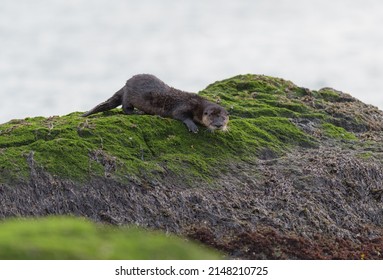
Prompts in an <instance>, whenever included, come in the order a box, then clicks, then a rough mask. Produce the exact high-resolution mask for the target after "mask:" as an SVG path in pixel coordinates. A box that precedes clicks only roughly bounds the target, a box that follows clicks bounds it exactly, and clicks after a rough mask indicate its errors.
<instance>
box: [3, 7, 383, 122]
mask: <svg viewBox="0 0 383 280" xmlns="http://www.w3.org/2000/svg"><path fill="white" fill-rule="evenodd" d="M382 26H383V2H382V1H380V0H310V1H307V0H238V1H232V0H230V1H226V0H161V1H158V0H33V1H30V0H1V1H0V123H3V122H7V121H9V120H10V119H14V118H25V117H28V116H40V115H42V116H52V115H63V114H68V113H71V112H74V111H86V110H88V109H90V108H91V107H93V106H94V105H96V104H98V103H100V102H101V101H104V100H106V99H107V98H109V97H110V96H111V95H112V94H113V93H114V92H115V91H117V90H118V89H120V88H121V87H122V86H123V84H124V83H125V81H126V80H127V79H128V78H130V77H131V76H132V75H134V74H138V73H151V74H155V75H156V76H158V77H159V78H160V79H162V80H164V81H165V82H166V83H168V84H169V85H171V86H174V87H176V88H180V89H183V90H186V91H191V92H197V91H199V90H202V89H203V88H205V87H206V86H207V85H208V84H210V83H212V82H214V81H216V80H221V79H225V78H229V77H231V76H234V75H237V74H246V73H254V74H265V75H271V76H278V77H281V78H284V79H288V80H291V81H293V82H294V83H295V84H297V85H299V86H304V87H308V88H310V89H319V88H321V87H325V86H330V87H334V88H335V89H339V90H342V91H344V92H348V93H350V94H352V95H353V96H355V97H357V98H358V99H360V100H362V101H364V102H366V103H369V104H373V105H375V106H378V107H380V108H381V109H383V31H382Z"/></svg>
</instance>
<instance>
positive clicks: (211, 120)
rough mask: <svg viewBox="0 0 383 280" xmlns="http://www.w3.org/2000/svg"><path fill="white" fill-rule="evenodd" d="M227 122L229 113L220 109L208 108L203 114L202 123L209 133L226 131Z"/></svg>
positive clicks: (217, 107)
mask: <svg viewBox="0 0 383 280" xmlns="http://www.w3.org/2000/svg"><path fill="white" fill-rule="evenodd" d="M228 122H229V113H228V112H227V111H226V110H225V109H224V108H222V107H219V106H210V107H207V108H206V109H205V111H204V112H203V116H202V123H203V124H204V125H205V126H206V127H207V128H208V129H209V130H211V131H214V130H216V129H218V130H222V131H227V123H228Z"/></svg>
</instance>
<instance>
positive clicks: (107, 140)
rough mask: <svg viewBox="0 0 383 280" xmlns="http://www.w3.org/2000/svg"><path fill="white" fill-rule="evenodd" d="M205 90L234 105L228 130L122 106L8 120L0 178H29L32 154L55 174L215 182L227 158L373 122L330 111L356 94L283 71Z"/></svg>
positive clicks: (0, 148)
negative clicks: (313, 86) (195, 127)
mask: <svg viewBox="0 0 383 280" xmlns="http://www.w3.org/2000/svg"><path fill="white" fill-rule="evenodd" d="M200 94H201V95H202V96H204V97H206V98H208V99H210V100H212V101H216V102H219V103H221V104H222V105H223V106H224V107H226V108H227V109H228V110H229V112H230V114H231V116H230V124H229V128H230V129H229V132H227V133H223V132H215V133H210V132H209V131H207V130H205V129H203V128H202V129H201V131H200V133H198V134H191V133H189V132H188V131H187V129H186V128H185V127H184V125H183V124H182V123H180V122H178V121H176V120H172V119H165V118H160V117H157V116H148V115H130V116H126V115H123V114H122V112H121V110H120V109H116V110H113V111H110V112H106V113H101V114H97V115H95V116H91V117H89V118H82V117H81V116H80V115H81V114H80V113H72V114H69V115H66V116H62V117H58V116H54V117H50V118H43V117H35V118H26V119H23V120H12V121H10V122H8V123H5V124H2V125H0V182H3V183H9V182H20V181H28V180H29V176H30V174H29V173H30V169H31V166H30V165H31V163H32V161H31V160H33V164H35V165H37V166H38V167H39V168H42V169H44V170H45V171H46V172H49V173H50V174H52V175H54V176H58V177H60V178H65V179H71V180H75V181H79V182H85V181H87V180H89V179H90V178H93V177H108V178H112V179H114V180H117V181H121V182H124V181H128V180H131V179H132V178H137V176H138V177H139V176H141V175H142V174H145V177H147V178H151V179H159V178H164V177H166V176H168V175H169V174H182V176H183V177H184V179H185V182H194V181H203V182H210V181H211V180H212V179H213V178H214V174H213V173H214V172H216V171H215V170H216V169H217V168H218V169H219V170H222V171H225V170H224V169H225V167H224V166H225V163H231V162H235V161H242V160H252V159H254V158H257V157H258V156H259V155H262V154H265V151H268V152H266V154H269V155H281V154H283V153H284V152H286V151H288V150H289V149H290V148H291V147H296V146H303V147H315V146H317V144H318V140H320V139H318V137H316V136H317V135H318V134H320V135H325V136H327V137H333V138H336V139H340V138H342V136H344V139H346V140H353V139H356V138H355V137H354V136H353V133H354V131H353V130H352V128H355V127H356V128H360V129H361V127H365V126H366V125H368V124H367V121H368V120H367V121H366V120H363V119H361V118H357V117H355V118H352V116H351V117H350V116H348V120H346V121H340V120H339V119H338V118H336V117H334V116H333V115H331V113H330V111H329V110H330V109H328V108H327V107H329V106H328V103H329V102H330V101H331V104H334V102H335V101H339V102H346V101H350V100H348V99H347V98H344V96H343V95H344V94H343V93H339V92H337V91H334V90H332V89H325V90H321V91H318V92H311V91H309V90H307V89H304V88H300V87H298V86H296V85H294V84H293V83H292V82H289V81H285V80H283V79H279V78H273V77H267V76H259V75H241V76H236V77H233V78H230V79H227V80H223V81H219V82H215V83H213V84H211V85H210V86H208V87H207V88H206V89H205V90H203V91H201V92H200ZM342 96H343V99H342ZM318 104H319V105H318ZM326 106H327V107H326ZM302 120H304V121H306V122H310V123H314V122H316V123H317V124H316V125H315V129H316V130H317V133H316V134H315V133H313V131H307V129H306V130H305V127H304V126H302V125H299V124H301V123H302ZM330 125H331V127H330ZM342 125H343V127H342ZM342 129H343V130H345V131H344V133H343V132H342ZM347 130H348V131H347ZM334 133H335V134H334ZM28 158H29V159H30V160H29V161H28Z"/></svg>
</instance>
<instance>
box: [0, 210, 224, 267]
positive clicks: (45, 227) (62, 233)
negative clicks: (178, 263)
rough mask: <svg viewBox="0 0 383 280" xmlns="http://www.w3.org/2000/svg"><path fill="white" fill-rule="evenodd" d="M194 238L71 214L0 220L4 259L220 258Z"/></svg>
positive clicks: (0, 254) (0, 252) (1, 246)
mask: <svg viewBox="0 0 383 280" xmlns="http://www.w3.org/2000/svg"><path fill="white" fill-rule="evenodd" d="M220 258H221V256H220V255H219V254H218V253H217V252H215V251H213V250H211V249H208V248H206V247H203V246H201V245H198V244H196V243H194V242H191V241H187V240H184V239H181V238H178V237H176V236H173V235H165V234H162V233H159V232H153V231H149V230H144V229H140V228H136V227H133V228H132V227H130V228H129V227H119V228H117V227H112V226H106V225H100V224H95V223H91V222H89V221H87V220H85V219H79V218H73V217H49V218H40V219H21V220H8V221H5V222H4V221H3V222H1V223H0V259H3V260H7V259H11V260H19V259H21V260H31V259H32V260H55V259H60V260H81V259H83V260H123V259H124V260H150V259H159V260H160V259H169V260H173V259H176V260H177V259H180V260H181V259H220Z"/></svg>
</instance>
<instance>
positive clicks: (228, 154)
mask: <svg viewBox="0 0 383 280" xmlns="http://www.w3.org/2000/svg"><path fill="white" fill-rule="evenodd" d="M199 94H200V95H202V96H204V97H206V98H207V99H209V100H211V101H214V102H217V103H220V104H221V105H222V106H224V107H225V108H226V109H227V110H228V111H229V113H230V122H229V131H228V132H225V133H224V132H219V131H218V132H215V133H211V132H209V131H207V130H206V129H204V128H202V127H201V128H200V132H199V133H198V134H192V133H189V132H188V131H187V129H186V127H185V126H184V125H183V124H182V123H181V122H179V121H176V120H173V119H166V118H160V117H157V116H149V115H140V114H134V115H129V116H127V115H124V114H122V112H121V110H120V109H115V110H112V111H109V112H105V113H100V114H96V115H92V116H90V117H88V118H82V117H81V113H78V112H75V113H71V114H68V115H66V116H61V117H58V116H54V117H50V118H43V117H33V118H26V119H24V120H12V121H10V122H8V123H5V124H1V125H0V218H2V219H4V218H9V217H25V216H28V217H30V216H39V217H40V216H46V215H74V216H82V217H86V218H89V219H91V220H93V221H96V222H104V223H109V224H113V225H119V226H125V225H132V224H134V225H140V226H142V227H143V228H147V229H155V230H163V231H165V232H167V233H169V232H170V233H174V234H176V235H179V236H187V237H191V238H193V239H196V240H199V241H201V242H202V243H205V244H206V245H208V246H212V247H215V248H216V249H218V250H221V251H223V252H224V253H225V254H227V255H226V257H229V258H230V257H232V258H243V259H253V258H257V259H360V258H364V259H381V256H382V255H383V249H382V248H383V247H382V244H383V236H382V227H383V218H382V209H383V195H382V194H383V190H382V184H381V182H382V181H383V166H382V162H383V152H382V151H383V146H382V143H383V133H382V131H383V113H382V111H380V110H378V109H377V108H376V107H374V106H370V105H366V104H363V103H362V102H360V101H358V100H356V99H355V98H353V97H352V96H350V95H349V94H346V93H342V92H340V91H337V90H334V89H331V88H324V89H320V90H309V89H306V88H302V87H299V86H297V85H295V84H293V83H292V82H290V81H286V80H283V79H280V78H274V77H267V76H261V75H239V76H236V77H232V78H230V79H226V80H223V81H217V82H215V83H213V84H211V85H209V86H208V87H207V88H206V89H204V90H202V91H201V92H199ZM24 224H25V225H24ZM63 224H64V226H63ZM72 224H73V225H72ZM3 226H4V227H6V228H7V230H6V231H4V233H3V235H1V234H2V231H1V230H0V245H1V246H8V247H0V251H1V252H5V251H7V250H8V249H10V250H11V249H12V248H16V249H17V250H18V249H19V248H21V249H22V250H24V251H25V250H26V251H25V252H27V253H28V254H32V255H17V256H16V255H15V256H14V258H92V257H89V255H92V256H93V255H94V256H97V258H102V259H105V258H128V257H129V256H125V255H121V254H123V252H121V251H120V250H119V249H118V248H116V246H117V245H116V244H121V248H126V250H131V251H130V252H135V250H136V248H137V247H134V244H133V243H131V239H130V237H132V239H137V240H141V239H139V238H140V237H141V236H142V237H143V238H144V239H142V240H141V241H140V242H141V243H145V244H146V243H147V244H150V245H153V246H149V247H152V248H151V250H154V251H156V250H157V249H158V248H162V247H158V246H159V245H158V244H162V243H161V242H162V241H158V242H157V241H155V240H168V239H166V238H165V239H164V236H160V237H158V235H157V234H155V233H153V234H152V233H150V232H147V231H141V230H136V229H134V228H133V229H128V230H126V229H122V230H121V231H119V230H117V229H116V228H112V229H111V228H103V227H101V228H100V227H99V226H95V225H93V224H90V223H87V222H85V223H83V222H79V221H78V220H73V219H69V220H60V219H59V220H55V219H53V220H43V221H28V220H27V221H18V222H14V221H10V222H9V223H7V222H6V223H4V224H3ZM56 226H57V227H56ZM29 227H30V228H31V229H32V231H33V232H35V233H36V234H34V236H37V235H40V236H43V237H42V238H40V237H36V239H33V240H35V241H33V242H31V244H37V245H39V246H41V247H39V248H40V249H43V250H47V251H41V252H43V253H41V254H40V255H33V254H34V252H35V250H34V249H33V250H30V248H29V247H28V243H25V244H23V243H20V242H19V240H20V239H18V237H17V236H16V235H15V237H14V238H13V236H12V235H13V234H11V233H9V232H16V229H17V231H19V230H20V232H24V231H25V232H26V231H27V230H28V228H29ZM44 228H47V229H48V231H49V232H48V233H50V232H55V234H56V233H57V234H58V233H59V232H61V229H62V232H65V228H69V234H72V233H73V235H75V234H74V233H79V236H81V235H82V236H85V235H86V236H90V240H89V243H86V246H85V247H84V248H85V251H81V252H80V251H77V248H69V247H70V246H69V245H68V250H64V249H65V248H62V246H60V242H61V240H64V236H62V235H60V234H58V235H57V236H58V238H59V240H60V242H59V243H58V244H56V241H52V240H56V239H50V238H46V236H47V234H45V233H44V231H43V229H44ZM56 228H57V229H58V230H56ZM8 229H9V230H8ZM366 229H368V230H366ZM6 232H7V233H6ZM40 233H41V234H40ZM44 234H45V235H44ZM20 236H21V235H20ZM27 237H28V238H29V234H28V235H27ZM101 237H102V238H101ZM125 237H127V238H125ZM52 238H53V237H52ZM43 239H45V240H46V242H47V243H46V244H49V246H48V245H45V243H44V242H43V241H42V240H43ZM101 239H105V242H106V243H103V242H102V240H101ZM2 240H3V241H2ZM57 240H58V239H57ZM79 240H80V239H79V238H77V237H73V242H74V243H73V244H78V243H79V242H80V241H79ZM92 240H93V241H95V243H92V242H93V241H92ZM178 241H179V240H178ZM178 241H176V240H175V242H176V243H177V242H178ZM1 242H3V243H1ZM67 242H69V241H62V243H63V244H69V243H67ZM76 242H77V243H76ZM121 242H122V243H121ZM124 242H126V243H124ZM164 242H165V241H164ZM172 242H173V241H172ZM123 243H124V244H123ZM7 244H8V245H7ZM9 244H12V246H11V245H9ZM95 244H101V246H104V245H102V244H105V246H104V247H102V248H106V249H105V250H106V251H105V252H99V251H98V250H99V248H100V247H97V246H98V245H97V246H96V245H95ZM180 244H181V243H180ZM182 244H183V245H182V246H181V245H180V246H181V247H184V246H185V248H188V247H187V246H188V245H187V243H186V245H185V243H182ZM18 246H21V247H18ZM23 246H26V247H23ZM44 246H45V247H44ZM169 246H170V245H169ZM174 246H175V247H174V248H176V247H177V246H178V245H174ZM50 247H52V248H54V249H53V250H51V251H49V250H50ZM77 247H78V246H77ZM117 247H118V246H117ZM2 248H4V250H3V249H2ZM110 248H114V249H110ZM141 248H144V247H143V246H142V247H141ZM145 248H146V247H145ZM5 249H6V250H5ZM40 249H39V250H40ZM109 249H110V250H109ZM148 250H149V249H148ZM161 250H162V249H159V251H161ZM190 250H191V251H193V249H190ZM196 250H197V249H196ZM11 251H12V250H11ZM154 251H150V252H152V253H150V254H155V253H154ZM12 252H13V251H12ZM15 252H16V251H15ZM39 252H40V251H39ZM48 252H49V253H48ZM55 252H58V253H60V254H61V253H63V254H64V255H60V257H57V256H58V255H56V253H55ZM84 252H85V253H84ZM148 252H149V251H148ZM45 253H46V254H45ZM120 253H121V254H120ZM142 253H143V252H142ZM146 256H147V255H140V254H138V255H134V257H132V258H147V257H146ZM4 258H11V256H10V255H4ZM94 258H96V257H94ZM148 258H149V257H148ZM150 258H157V255H152V256H150ZM158 258H161V259H162V258H167V256H164V255H158ZM169 258H194V257H193V256H190V255H174V256H171V257H169ZM195 258H209V257H207V256H206V257H205V256H202V255H198V256H195ZM212 258H215V257H214V256H213V257H212Z"/></svg>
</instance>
